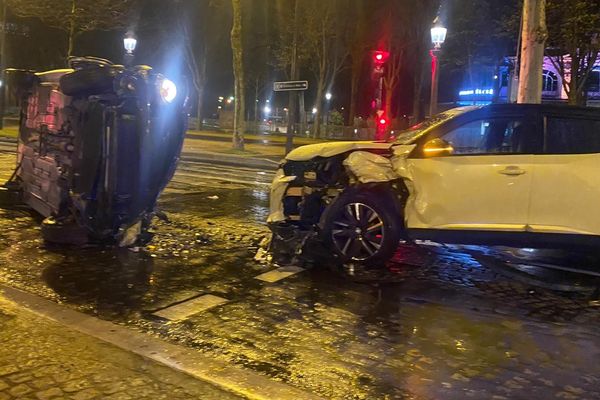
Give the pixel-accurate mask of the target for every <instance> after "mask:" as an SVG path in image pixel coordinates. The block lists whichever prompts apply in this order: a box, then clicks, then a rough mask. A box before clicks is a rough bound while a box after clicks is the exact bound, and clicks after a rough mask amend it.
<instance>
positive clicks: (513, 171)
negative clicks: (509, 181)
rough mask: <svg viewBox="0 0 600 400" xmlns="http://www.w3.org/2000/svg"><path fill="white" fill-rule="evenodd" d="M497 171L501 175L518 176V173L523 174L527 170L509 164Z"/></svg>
mask: <svg viewBox="0 0 600 400" xmlns="http://www.w3.org/2000/svg"><path fill="white" fill-rule="evenodd" d="M498 172H499V173H501V174H502V175H509V176H518V175H523V174H524V173H526V172H527V171H525V170H524V169H521V168H519V167H517V166H516V165H510V166H508V167H506V168H504V169H503V170H500V171H498Z"/></svg>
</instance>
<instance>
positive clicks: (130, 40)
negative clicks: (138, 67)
mask: <svg viewBox="0 0 600 400" xmlns="http://www.w3.org/2000/svg"><path fill="white" fill-rule="evenodd" d="M123 47H124V48H125V66H126V67H130V66H131V64H133V52H134V51H135V48H136V47H137V39H136V37H135V35H134V34H133V32H131V31H129V32H127V33H126V34H125V37H124V38H123Z"/></svg>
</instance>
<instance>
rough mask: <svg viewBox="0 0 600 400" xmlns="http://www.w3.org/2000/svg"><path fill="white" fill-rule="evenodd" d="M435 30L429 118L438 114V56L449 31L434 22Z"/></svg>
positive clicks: (431, 51)
mask: <svg viewBox="0 0 600 400" xmlns="http://www.w3.org/2000/svg"><path fill="white" fill-rule="evenodd" d="M434 24H435V25H434V26H433V28H431V43H433V48H432V49H431V50H430V51H429V54H430V55H431V96H430V103H429V116H430V117H433V116H434V115H435V114H437V105H438V83H439V78H440V68H439V62H438V55H439V52H440V51H441V49H442V44H444V42H445V41H446V34H447V33H448V30H447V29H446V28H444V27H443V26H442V25H440V24H439V23H437V18H436V21H435V22H434Z"/></svg>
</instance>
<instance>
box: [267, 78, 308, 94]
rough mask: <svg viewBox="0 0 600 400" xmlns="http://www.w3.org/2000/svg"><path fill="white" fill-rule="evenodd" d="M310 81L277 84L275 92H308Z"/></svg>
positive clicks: (275, 84) (274, 86)
mask: <svg viewBox="0 0 600 400" xmlns="http://www.w3.org/2000/svg"><path fill="white" fill-rule="evenodd" d="M307 89H308V81H288V82H275V83H274V85H273V90H274V91H276V92H290V91H295V90H307Z"/></svg>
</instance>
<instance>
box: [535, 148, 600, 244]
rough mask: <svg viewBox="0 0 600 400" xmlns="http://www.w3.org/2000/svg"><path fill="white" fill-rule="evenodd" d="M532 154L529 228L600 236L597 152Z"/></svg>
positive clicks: (599, 159) (598, 162)
mask: <svg viewBox="0 0 600 400" xmlns="http://www.w3.org/2000/svg"><path fill="white" fill-rule="evenodd" d="M533 157H534V173H533V182H532V186H531V205H530V211H529V230H530V231H532V232H540V233H571V234H584V235H600V207H599V205H600V174H599V173H600V154H564V155H563V154H557V155H536V156H533Z"/></svg>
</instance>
